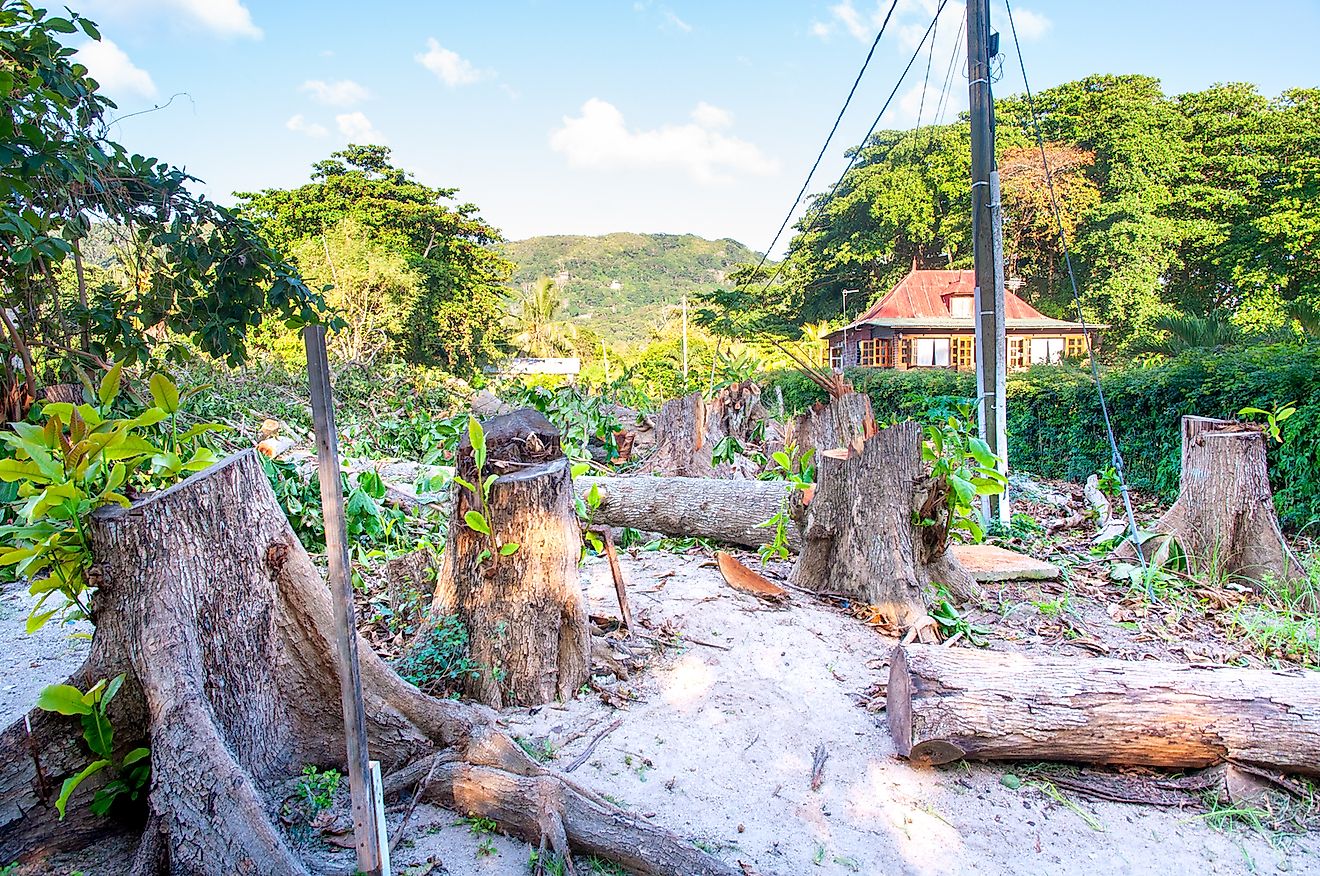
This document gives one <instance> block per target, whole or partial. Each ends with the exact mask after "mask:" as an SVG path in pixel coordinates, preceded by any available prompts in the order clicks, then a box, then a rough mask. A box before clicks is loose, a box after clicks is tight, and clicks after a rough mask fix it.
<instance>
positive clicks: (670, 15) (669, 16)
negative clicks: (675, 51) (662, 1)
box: [664, 8, 692, 33]
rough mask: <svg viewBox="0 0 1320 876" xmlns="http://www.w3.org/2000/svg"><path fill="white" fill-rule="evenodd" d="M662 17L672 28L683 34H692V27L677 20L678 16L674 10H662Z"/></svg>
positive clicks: (679, 19) (681, 20)
mask: <svg viewBox="0 0 1320 876" xmlns="http://www.w3.org/2000/svg"><path fill="white" fill-rule="evenodd" d="M664 16H665V21H667V22H669V23H670V24H672V25H673V26H674V27H676V28H678V29H679V30H681V31H683V33H692V25H690V24H688V23H687V22H686V21H684V20H683V19H681V18H679V17H678V15H677V14H676V13H675V12H674V10H672V9H669V8H666V9H665V10H664Z"/></svg>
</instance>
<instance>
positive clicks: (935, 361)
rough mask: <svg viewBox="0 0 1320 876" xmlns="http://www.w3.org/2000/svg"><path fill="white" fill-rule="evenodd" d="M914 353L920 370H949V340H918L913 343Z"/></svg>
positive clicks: (914, 363) (915, 363) (915, 362)
mask: <svg viewBox="0 0 1320 876" xmlns="http://www.w3.org/2000/svg"><path fill="white" fill-rule="evenodd" d="M912 353H913V356H914V359H915V361H913V363H912V364H913V365H916V366H917V367H918V368H948V367H949V339H948V338H917V339H916V340H915V341H913V342H912Z"/></svg>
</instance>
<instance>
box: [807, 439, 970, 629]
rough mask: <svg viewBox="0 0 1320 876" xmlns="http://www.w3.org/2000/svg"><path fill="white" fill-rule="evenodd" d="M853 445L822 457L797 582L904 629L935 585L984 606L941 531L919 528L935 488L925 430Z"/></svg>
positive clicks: (922, 612) (916, 617)
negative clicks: (925, 457)
mask: <svg viewBox="0 0 1320 876" xmlns="http://www.w3.org/2000/svg"><path fill="white" fill-rule="evenodd" d="M854 440H856V441H858V442H859V444H860V447H858V446H857V445H856V444H855V445H854V446H853V447H851V448H848V447H844V448H838V449H833V450H826V451H824V452H822V453H819V454H817V456H816V489H815V492H814V494H813V495H812V497H811V500H810V502H809V503H808V504H807V505H806V509H805V516H804V520H803V523H802V552H801V553H800V554H799V555H798V561H797V565H796V566H794V567H793V575H792V581H793V583H795V584H797V585H798V586H799V587H804V588H806V589H808V590H815V591H818V592H829V593H842V594H845V595H847V596H851V597H853V598H855V599H859V600H861V601H863V602H866V603H868V604H871V605H875V606H878V607H879V608H880V610H881V613H882V614H883V615H884V616H885V617H887V618H889V619H890V620H891V621H893V622H894V623H895V624H897V625H898V626H900V627H911V626H913V625H915V624H916V623H917V622H918V621H919V620H920V619H921V618H922V617H923V616H924V615H925V614H926V596H927V594H928V593H929V592H930V591H931V588H932V586H933V585H935V584H940V585H943V586H944V587H945V588H947V589H948V591H949V593H950V594H951V595H953V596H955V597H957V598H958V599H963V600H967V599H979V598H980V594H981V591H980V588H979V587H978V586H977V584H976V582H975V581H974V580H972V576H971V575H970V574H968V572H967V571H966V570H965V569H964V568H963V567H962V565H961V564H960V563H959V562H958V561H957V559H955V558H954V556H953V555H952V554H950V553H949V552H948V551H947V550H946V547H947V545H946V544H945V540H944V536H943V530H942V528H941V527H934V526H917V525H915V524H914V523H913V519H914V517H915V516H916V515H917V514H918V513H919V511H920V509H923V508H925V509H928V510H927V514H923V516H928V512H929V506H930V499H931V494H932V490H933V488H934V487H935V485H933V484H932V483H931V482H930V479H929V478H927V477H925V476H924V475H923V466H922V462H921V441H922V431H921V427H920V426H918V425H917V424H916V423H913V422H904V423H898V424H897V425H894V426H890V427H889V428H888V429H881V430H880V431H878V432H875V433H874V434H873V435H871V436H870V437H862V436H860V435H859V436H857V437H856V438H855V439H854ZM936 518H937V519H938V515H936ZM918 519H920V518H918Z"/></svg>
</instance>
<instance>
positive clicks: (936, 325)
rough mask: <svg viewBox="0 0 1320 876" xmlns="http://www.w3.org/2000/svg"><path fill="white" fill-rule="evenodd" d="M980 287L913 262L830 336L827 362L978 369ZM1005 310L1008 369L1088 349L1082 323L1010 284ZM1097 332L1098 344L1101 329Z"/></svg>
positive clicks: (966, 275)
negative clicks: (1058, 315)
mask: <svg viewBox="0 0 1320 876" xmlns="http://www.w3.org/2000/svg"><path fill="white" fill-rule="evenodd" d="M975 291H976V278H975V275H974V274H973V272H972V271H920V270H916V269H915V268H914V269H913V270H912V271H911V272H910V273H909V274H908V275H907V276H906V277H904V278H903V279H902V280H900V281H899V282H898V285H896V286H895V287H894V288H893V289H891V290H889V293H888V294H887V295H885V297H884V298H882V299H880V301H879V302H878V303H877V304H875V305H874V306H872V307H871V308H870V309H869V310H867V311H866V312H865V313H863V314H862V315H861V316H859V317H858V318H857V319H856V321H854V322H853V323H851V324H850V325H848V326H846V327H845V328H842V329H838V330H837V331H834V332H832V333H830V334H829V335H828V336H827V337H826V342H827V347H826V352H825V355H826V356H827V357H828V360H829V361H828V364H829V366H830V367H831V368H835V369H841V368H857V367H861V368H897V369H907V368H953V369H956V370H958V371H971V370H973V369H974V368H975V367H976V357H975V345H976V327H975V324H974V321H973V301H974V298H975ZM1004 316H1005V327H1006V329H1007V334H1008V351H1007V360H1006V361H1007V365H1008V369H1009V370H1010V371H1015V370H1020V369H1023V368H1027V367H1029V366H1031V365H1033V364H1036V363H1039V362H1058V361H1060V360H1061V359H1063V357H1065V356H1067V357H1069V358H1072V357H1081V356H1084V355H1086V337H1085V335H1084V334H1083V329H1082V326H1081V324H1080V323H1075V322H1067V321H1065V320H1061V319H1051V318H1050V317H1048V316H1045V315H1044V314H1043V313H1041V312H1040V311H1038V310H1036V309H1035V308H1034V307H1032V306H1031V305H1030V304H1028V303H1027V302H1025V301H1023V300H1022V299H1021V298H1019V297H1018V296H1017V295H1015V294H1014V293H1012V292H1010V291H1008V290H1005V291H1004ZM1087 328H1088V329H1091V330H1095V329H1101V328H1105V326H1087ZM1091 337H1092V343H1093V344H1094V343H1095V341H1096V337H1095V334H1094V333H1093V334H1092V336H1091Z"/></svg>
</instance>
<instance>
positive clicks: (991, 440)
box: [967, 0, 1011, 523]
mask: <svg viewBox="0 0 1320 876" xmlns="http://www.w3.org/2000/svg"><path fill="white" fill-rule="evenodd" d="M991 41H992V37H991V35H990V2H989V0H967V78H968V91H969V95H968V98H969V107H970V114H971V121H972V242H973V244H974V256H975V266H976V304H975V307H976V398H977V401H976V410H977V419H978V421H979V424H980V434H981V438H982V439H983V440H984V441H985V442H986V443H987V444H989V445H990V450H991V452H992V453H994V454H995V455H996V456H998V457H999V458H1000V460H1001V464H1000V470H1001V471H1003V473H1004V474H1007V473H1008V439H1007V436H1006V434H1005V432H1004V422H1005V420H1006V419H1007V410H1006V408H1005V404H1004V384H1005V380H1006V372H1007V369H1006V367H1005V366H1006V363H1005V361H1004V360H1005V357H1006V356H1007V355H1008V343H1007V340H1008V339H1007V336H1006V335H1005V332H1004V257H1003V236H1002V225H1001V221H1000V220H1001V216H1000V209H999V171H998V169H996V167H995V105H994V98H993V96H992V95H991V92H990V58H991V49H990V44H991ZM994 41H995V42H996V43H997V42H998V38H997V36H996V37H995V38H994ZM981 512H982V513H983V514H984V515H985V517H986V520H995V519H998V520H999V521H1000V522H1002V523H1008V522H1009V519H1010V516H1011V515H1010V512H1009V503H1008V493H1007V492H1005V493H1004V495H1002V496H986V497H983V499H982V502H981Z"/></svg>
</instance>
